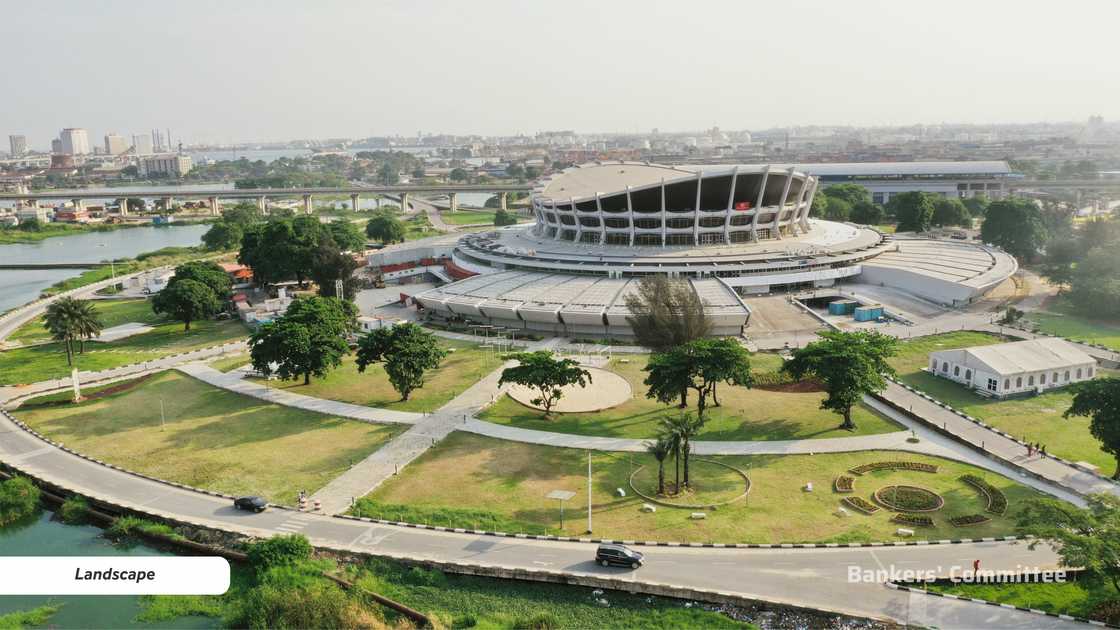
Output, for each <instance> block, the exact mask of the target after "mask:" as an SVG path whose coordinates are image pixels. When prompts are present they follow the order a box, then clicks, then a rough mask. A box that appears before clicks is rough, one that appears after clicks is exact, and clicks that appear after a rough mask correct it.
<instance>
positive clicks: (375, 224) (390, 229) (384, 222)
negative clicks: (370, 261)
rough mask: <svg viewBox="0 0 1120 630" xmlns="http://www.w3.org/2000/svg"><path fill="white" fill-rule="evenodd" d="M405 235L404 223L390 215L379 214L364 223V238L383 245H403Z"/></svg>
mask: <svg viewBox="0 0 1120 630" xmlns="http://www.w3.org/2000/svg"><path fill="white" fill-rule="evenodd" d="M405 233H406V231H405V228H404V223H401V220H400V219H398V218H397V217H395V216H393V215H391V214H387V213H385V214H379V215H377V216H375V217H373V218H372V219H370V220H369V222H368V223H366V236H368V237H370V238H372V239H374V240H376V241H379V242H381V243H383V244H388V243H398V242H399V243H403V242H404V237H405Z"/></svg>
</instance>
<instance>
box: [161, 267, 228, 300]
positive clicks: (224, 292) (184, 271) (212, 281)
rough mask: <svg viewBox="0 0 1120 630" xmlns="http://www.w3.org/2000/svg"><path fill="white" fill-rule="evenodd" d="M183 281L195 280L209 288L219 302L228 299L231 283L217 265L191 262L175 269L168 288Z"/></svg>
mask: <svg viewBox="0 0 1120 630" xmlns="http://www.w3.org/2000/svg"><path fill="white" fill-rule="evenodd" d="M183 280H197V281H198V282H201V283H202V284H205V285H206V286H208V287H210V290H211V291H213V292H214V295H216V296H218V299H219V300H226V299H228V298H229V293H230V289H231V287H232V286H233V281H232V280H230V277H229V274H227V273H226V272H225V270H224V269H222V268H221V267H220V266H218V263H215V262H212V261H209V260H192V261H190V262H185V263H183V264H181V265H179V266H178V267H175V275H174V276H172V277H171V280H170V282H168V283H167V284H168V286H171V285H173V284H175V283H176V282H181V281H183Z"/></svg>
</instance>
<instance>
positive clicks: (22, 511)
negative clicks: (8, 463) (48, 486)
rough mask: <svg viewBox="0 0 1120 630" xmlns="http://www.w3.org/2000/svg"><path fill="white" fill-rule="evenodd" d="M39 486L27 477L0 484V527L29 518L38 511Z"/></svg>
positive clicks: (13, 478) (15, 478) (14, 478)
mask: <svg viewBox="0 0 1120 630" xmlns="http://www.w3.org/2000/svg"><path fill="white" fill-rule="evenodd" d="M39 495H40V491H39V486H36V485H35V484H34V483H32V481H31V480H30V479H28V478H27V477H12V478H11V479H7V480H5V481H3V482H0V525H7V524H8V523H11V522H13V521H18V520H19V519H21V518H24V517H27V516H30V515H32V514H34V513H35V511H36V510H38V509H39Z"/></svg>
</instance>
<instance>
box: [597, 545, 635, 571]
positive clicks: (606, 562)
mask: <svg viewBox="0 0 1120 630" xmlns="http://www.w3.org/2000/svg"><path fill="white" fill-rule="evenodd" d="M643 558H645V556H643V555H642V554H641V552H638V551H634V550H633V549H628V548H626V547H624V546H622V545H599V550H598V551H596V552H595V561H596V562H598V563H599V564H601V565H603V566H605V567H606V566H610V565H612V564H615V565H620V566H624V567H630V568H631V569H637V568H638V567H640V566H642V563H643V562H644V560H643Z"/></svg>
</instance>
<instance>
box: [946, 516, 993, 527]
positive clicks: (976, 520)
mask: <svg viewBox="0 0 1120 630" xmlns="http://www.w3.org/2000/svg"><path fill="white" fill-rule="evenodd" d="M990 520H992V519H991V518H989V517H987V516H984V515H983V514H965V515H964V516H954V517H952V518H950V519H949V522H950V523H952V525H953V527H968V526H969V525H981V524H983V523H987V522H988V521H990Z"/></svg>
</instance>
